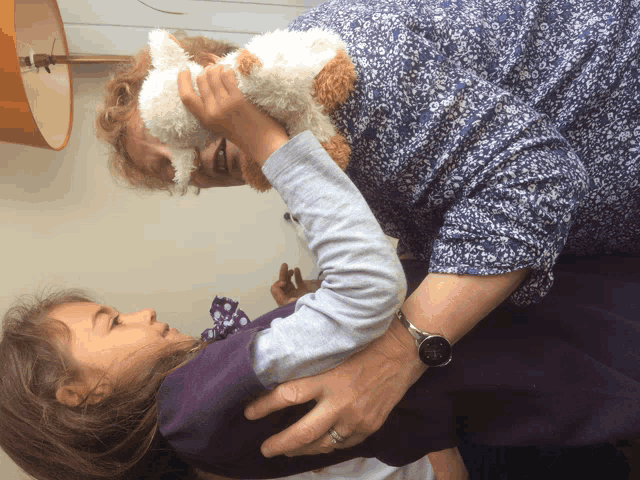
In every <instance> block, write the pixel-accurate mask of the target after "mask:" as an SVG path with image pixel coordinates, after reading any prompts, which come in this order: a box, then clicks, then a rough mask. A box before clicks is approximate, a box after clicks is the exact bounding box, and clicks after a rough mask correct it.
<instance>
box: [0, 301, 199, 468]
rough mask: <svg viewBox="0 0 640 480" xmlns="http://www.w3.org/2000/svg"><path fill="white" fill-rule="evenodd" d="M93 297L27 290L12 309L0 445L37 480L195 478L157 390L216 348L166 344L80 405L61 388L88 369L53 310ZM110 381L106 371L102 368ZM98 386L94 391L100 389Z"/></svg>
mask: <svg viewBox="0 0 640 480" xmlns="http://www.w3.org/2000/svg"><path fill="white" fill-rule="evenodd" d="M77 302H95V300H94V299H93V298H92V296H91V295H90V294H88V293H86V292H84V291H82V290H60V291H54V292H53V293H49V294H47V293H40V294H37V295H33V296H28V297H22V298H20V299H18V300H17V301H16V302H15V304H14V305H13V306H12V307H11V308H10V309H9V310H8V311H7V313H6V314H5V316H4V320H3V325H2V340H1V341H0V365H2V373H0V447H2V449H3V450H4V451H5V452H6V454H7V455H8V456H9V457H10V458H11V459H12V460H13V461H14V462H15V463H16V464H17V465H18V466H19V467H20V468H21V469H22V470H23V471H24V472H26V473H27V474H29V475H31V476H33V477H35V478H37V479H39V480H105V479H109V480H125V479H126V480H135V479H140V480H142V479H145V480H151V479H156V480H170V479H171V480H173V479H196V478H200V477H201V475H202V472H199V471H197V470H196V469H194V468H193V467H191V466H189V465H188V464H187V463H185V462H184V461H183V460H181V459H180V458H179V457H178V456H177V454H176V453H175V452H174V451H173V450H172V449H171V447H170V446H169V445H168V444H167V443H166V441H165V440H164V438H163V437H162V436H161V435H160V434H159V432H158V418H157V402H156V397H155V396H156V393H157V391H158V389H159V388H160V385H161V383H162V381H163V380H164V378H165V377H166V376H167V375H168V374H169V373H171V372H172V371H174V370H176V369H177V368H180V367H181V366H182V365H184V364H186V363H188V362H189V361H191V360H192V359H193V358H194V357H195V356H196V355H197V354H198V352H200V351H201V350H202V349H203V348H206V346H207V345H208V344H207V342H204V341H203V340H201V339H196V338H191V339H186V340H185V341H183V342H180V343H178V344H171V345H168V346H167V347H164V349H163V350H162V351H160V352H159V353H158V356H157V358H155V360H154V362H155V363H154V364H153V365H152V366H150V367H149V368H145V369H141V370H136V369H130V370H131V372H127V373H125V374H123V375H119V376H118V378H115V379H111V378H108V381H109V384H110V386H111V390H110V393H109V394H108V395H107V396H106V397H105V398H103V399H102V400H101V401H99V402H97V403H90V402H88V399H89V398H90V397H91V395H92V393H93V390H92V391H90V392H89V393H88V394H87V396H86V397H85V398H84V399H83V401H82V402H81V403H80V404H79V405H77V406H68V405H66V404H63V403H61V402H60V401H58V400H57V397H56V392H57V391H58V389H59V388H61V387H64V386H67V385H69V384H71V383H75V382H78V381H83V379H84V378H86V374H87V370H86V367H84V366H83V365H80V364H78V362H77V361H76V360H75V358H74V357H73V356H72V354H71V353H70V350H69V348H68V345H69V341H70V340H71V337H72V335H71V330H70V329H69V327H68V326H67V325H66V324H65V323H64V322H62V321H60V320H57V319H56V318H53V317H52V316H51V312H52V310H53V309H54V308H56V307H58V306H60V305H68V304H73V303H77ZM97 373H99V374H101V375H102V378H103V379H104V378H105V375H106V372H102V371H100V372H97ZM94 390H95V388H94Z"/></svg>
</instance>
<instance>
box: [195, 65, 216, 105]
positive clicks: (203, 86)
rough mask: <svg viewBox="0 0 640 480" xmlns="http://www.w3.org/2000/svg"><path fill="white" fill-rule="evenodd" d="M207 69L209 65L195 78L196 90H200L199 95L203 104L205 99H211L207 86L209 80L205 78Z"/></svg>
mask: <svg viewBox="0 0 640 480" xmlns="http://www.w3.org/2000/svg"><path fill="white" fill-rule="evenodd" d="M209 69H210V67H207V68H205V69H204V71H203V72H202V73H201V74H200V75H198V78H196V83H197V84H198V90H200V97H202V101H203V102H204V103H205V104H206V102H207V101H211V100H212V99H213V94H212V92H211V87H210V86H209V82H208V80H207V77H208V74H209Z"/></svg>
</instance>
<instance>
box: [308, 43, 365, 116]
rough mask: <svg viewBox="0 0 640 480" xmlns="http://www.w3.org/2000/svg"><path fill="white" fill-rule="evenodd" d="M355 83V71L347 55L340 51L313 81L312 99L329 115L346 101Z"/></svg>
mask: <svg viewBox="0 0 640 480" xmlns="http://www.w3.org/2000/svg"><path fill="white" fill-rule="evenodd" d="M355 83H356V69H355V67H354V66H353V63H352V62H351V59H350V58H349V57H348V56H347V54H346V53H345V52H344V51H343V50H340V51H339V52H338V53H337V55H336V56H335V57H334V58H333V59H332V60H331V61H330V62H329V63H327V64H326V65H325V66H324V68H323V69H322V70H320V72H319V73H318V75H317V76H316V78H315V79H314V81H313V90H314V94H313V96H314V98H315V99H316V100H317V102H318V103H319V104H320V105H322V106H323V107H324V112H325V113H326V114H331V113H332V112H334V111H335V110H336V109H337V108H338V107H339V106H340V105H342V104H343V103H344V102H346V101H347V98H348V97H349V94H351V92H353V90H354V88H355V87H354V85H355Z"/></svg>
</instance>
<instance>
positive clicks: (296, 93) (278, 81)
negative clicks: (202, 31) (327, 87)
mask: <svg viewBox="0 0 640 480" xmlns="http://www.w3.org/2000/svg"><path fill="white" fill-rule="evenodd" d="M149 46H150V50H151V60H152V65H153V67H154V69H153V70H151V72H149V75H148V76H147V78H146V79H145V81H144V83H143V85H142V90H141V91H140V98H139V105H140V114H141V116H142V119H143V121H144V123H145V125H146V126H147V128H148V129H149V131H150V133H151V134H152V135H153V136H154V137H156V138H157V139H158V140H160V141H161V142H163V143H165V144H167V145H168V146H169V147H170V148H171V150H172V153H173V158H171V162H172V164H173V166H174V168H175V170H176V176H175V179H174V182H175V183H176V186H177V187H178V188H179V189H180V190H182V191H186V188H187V186H188V183H189V179H190V177H191V172H192V171H193V170H194V169H195V165H194V158H195V150H194V147H198V148H200V149H204V147H205V146H206V145H208V144H210V143H211V142H213V141H214V140H215V139H216V136H215V135H214V134H212V133H211V132H210V131H208V130H206V129H205V128H203V127H202V125H201V124H200V122H199V121H198V120H197V119H196V118H195V117H194V116H193V115H192V114H191V113H190V112H188V111H187V109H186V108H185V107H184V105H183V104H182V101H181V100H180V95H179V93H178V81H177V77H178V73H179V72H181V71H183V70H186V69H187V68H189V70H191V78H192V79H193V85H194V89H195V90H196V92H198V87H197V85H196V77H197V76H198V75H200V73H201V72H202V70H203V68H202V67H201V66H200V65H198V64H197V63H195V62H193V61H192V60H191V59H190V58H189V56H188V55H187V54H186V53H185V52H184V50H183V49H182V48H181V47H180V46H179V45H178V44H176V43H175V42H174V41H173V40H172V39H171V38H170V37H169V33H167V32H165V31H163V30H154V31H152V32H150V33H149ZM245 48H246V49H247V50H248V51H249V52H250V53H251V54H253V55H255V56H256V57H257V58H258V59H259V60H260V62H261V63H262V67H261V68H254V69H253V70H252V72H251V75H250V76H249V77H245V76H244V75H240V74H238V70H237V64H236V62H237V58H238V55H239V53H240V51H237V52H234V53H232V54H229V55H227V56H225V57H224V58H222V59H221V60H220V61H219V64H221V65H228V66H230V67H231V68H232V69H233V70H234V71H235V72H236V77H237V78H238V88H239V89H240V91H241V92H242V93H243V94H244V95H245V96H246V97H247V98H248V99H250V100H251V101H252V102H254V103H255V104H257V105H259V106H261V107H263V108H264V109H265V110H266V111H267V112H269V114H270V115H271V116H273V117H274V118H275V119H276V120H278V121H280V123H282V124H283V125H284V126H285V128H286V129H287V133H288V134H289V135H290V136H291V137H293V136H295V135H297V134H298V133H301V132H304V131H305V130H311V132H312V133H313V134H314V135H315V136H316V138H317V139H318V141H320V142H325V141H327V140H329V139H330V138H331V137H333V136H334V135H335V134H336V130H335V127H334V126H333V124H332V122H331V120H330V118H329V116H328V115H326V114H324V113H323V112H322V107H321V106H320V105H319V104H318V103H317V102H316V101H315V100H314V99H313V97H312V94H313V88H312V85H313V80H314V78H315V77H316V75H317V74H318V73H319V72H320V71H321V70H322V68H323V67H324V66H325V65H326V64H327V63H328V62H329V61H330V60H331V59H332V58H334V57H335V56H336V54H337V53H338V51H340V50H344V51H345V52H346V45H345V43H344V42H343V41H342V40H340V38H339V37H338V36H337V35H336V34H335V33H332V32H330V31H328V30H323V29H321V28H313V29H311V30H309V31H307V32H290V31H287V30H276V31H274V32H269V33H266V34H264V35H258V36H256V37H254V38H253V39H251V40H250V41H249V43H248V44H247V45H246V47H245Z"/></svg>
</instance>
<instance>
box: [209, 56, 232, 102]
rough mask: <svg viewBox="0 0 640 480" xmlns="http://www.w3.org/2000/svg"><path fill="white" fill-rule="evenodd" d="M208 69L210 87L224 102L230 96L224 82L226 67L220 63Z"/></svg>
mask: <svg viewBox="0 0 640 480" xmlns="http://www.w3.org/2000/svg"><path fill="white" fill-rule="evenodd" d="M207 70H208V72H207V81H208V82H209V88H211V91H212V92H214V93H215V95H216V97H218V98H219V99H220V102H223V101H224V100H226V99H227V98H228V97H229V91H228V90H227V86H226V85H225V84H224V83H223V82H222V74H223V70H224V67H223V66H222V65H218V66H217V67H207Z"/></svg>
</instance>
